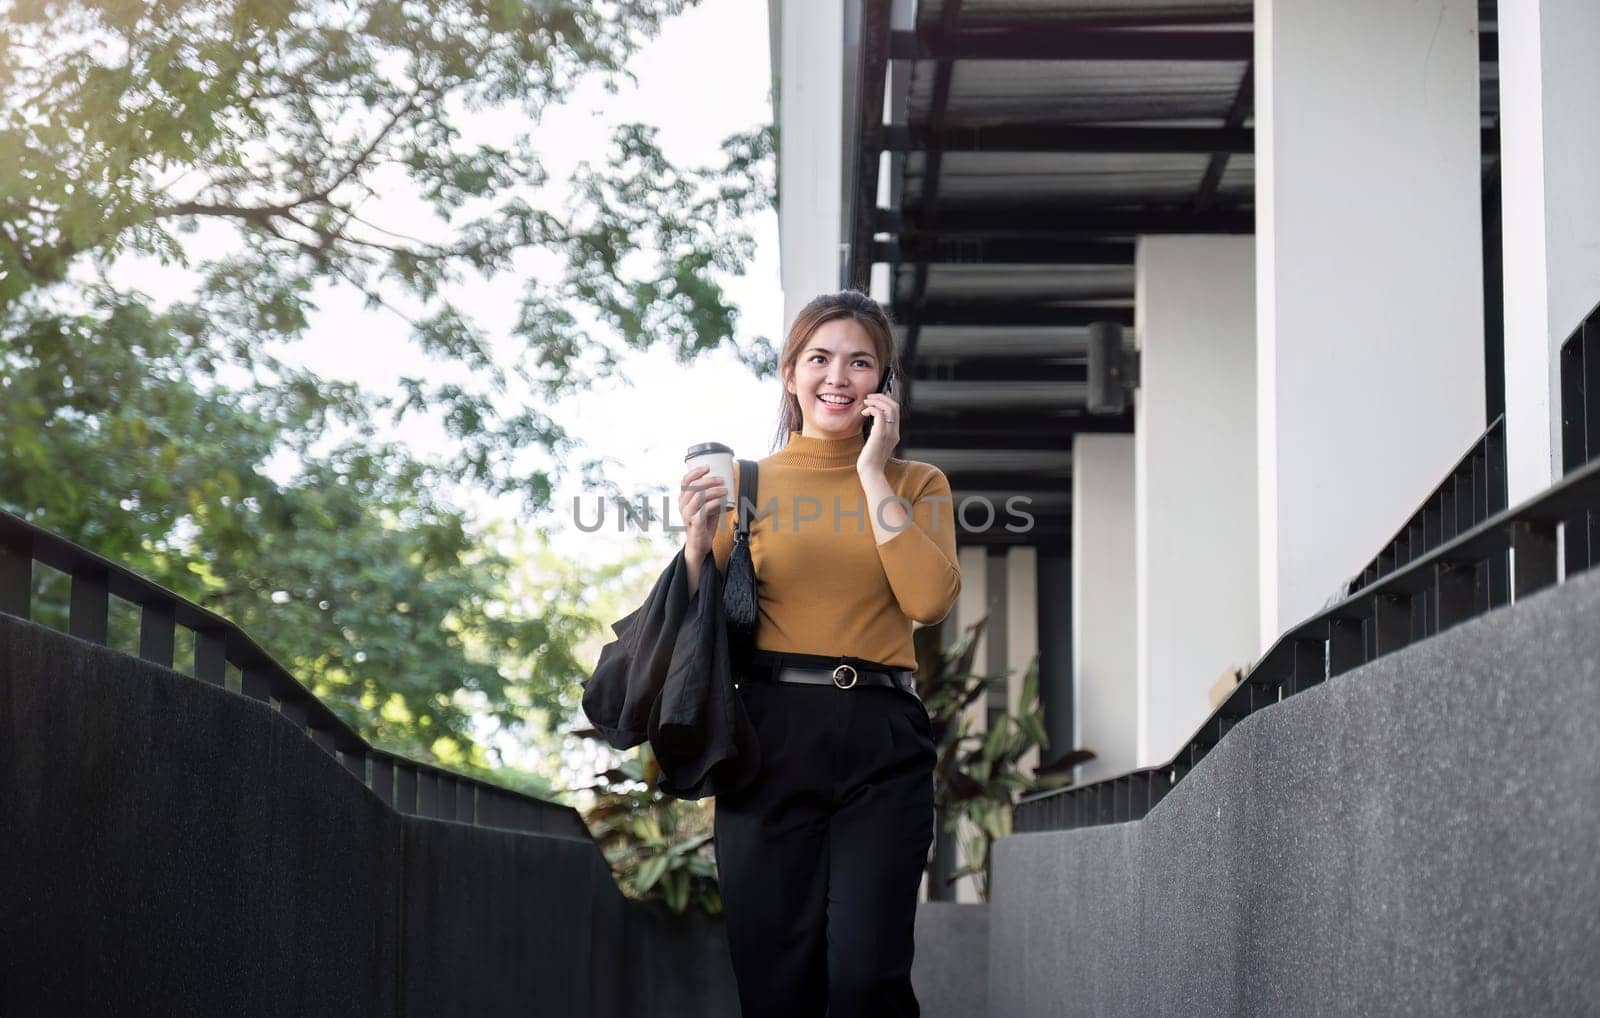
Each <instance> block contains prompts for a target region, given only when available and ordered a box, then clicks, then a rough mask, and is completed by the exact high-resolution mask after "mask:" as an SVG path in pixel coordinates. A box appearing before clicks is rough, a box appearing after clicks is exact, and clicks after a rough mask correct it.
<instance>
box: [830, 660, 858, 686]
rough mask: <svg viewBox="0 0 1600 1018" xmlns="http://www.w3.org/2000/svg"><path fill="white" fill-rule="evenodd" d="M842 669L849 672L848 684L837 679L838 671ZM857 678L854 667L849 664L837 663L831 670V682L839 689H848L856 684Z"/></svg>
mask: <svg viewBox="0 0 1600 1018" xmlns="http://www.w3.org/2000/svg"><path fill="white" fill-rule="evenodd" d="M842 671H847V672H849V673H850V682H849V683H848V684H845V683H841V682H840V681H839V673H840V672H842ZM857 678H859V676H858V675H857V674H856V670H855V668H853V667H851V666H850V665H847V664H841V665H839V666H838V667H836V668H835V669H834V670H833V684H834V685H835V686H838V687H839V688H840V689H849V688H851V687H852V686H854V685H855V684H856V679H857Z"/></svg>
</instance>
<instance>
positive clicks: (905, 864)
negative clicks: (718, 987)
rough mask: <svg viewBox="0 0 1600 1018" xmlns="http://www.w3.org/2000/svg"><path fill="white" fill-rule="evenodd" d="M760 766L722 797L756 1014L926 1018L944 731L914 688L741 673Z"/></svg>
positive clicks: (733, 902) (731, 910)
mask: <svg viewBox="0 0 1600 1018" xmlns="http://www.w3.org/2000/svg"><path fill="white" fill-rule="evenodd" d="M739 693H740V696H741V697H742V698H743V701H744V704H745V707H746V709H747V710H748V711H749V713H750V717H751V720H752V722H753V723H754V725H755V728H756V732H757V734H758V735H759V737H760V742H761V770H760V772H759V773H758V774H757V776H756V777H755V779H754V780H752V781H751V782H750V783H749V784H748V785H746V786H745V787H744V788H742V789H740V790H739V791H738V792H736V793H732V794H725V795H719V796H718V797H717V803H716V856H717V869H718V875H719V880H720V882H721V888H722V901H723V909H724V913H725V915H726V918H727V929H728V945H729V949H730V952H731V954H732V956H733V970H734V975H735V977H736V979H737V981H738V984H739V1001H740V1006H741V1009H742V1011H743V1013H744V1018H822V1016H823V1015H824V1014H826V1015H827V1016H828V1018H866V1016H871V1018H896V1016H903V1018H916V1016H917V1015H918V1014H919V1013H920V1012H919V1008H918V1005H917V998H916V994H915V993H913V992H912V989H911V956H912V951H913V948H914V942H913V941H914V938H913V928H914V921H915V918H916V911H917V888H918V886H919V884H920V882H921V876H922V871H923V866H924V865H925V863H926V862H927V858H928V849H929V847H930V846H931V845H932V842H933V823H934V816H933V764H934V755H935V749H934V743H933V730H932V726H931V724H930V723H929V721H928V715H927V712H926V710H925V709H924V708H923V706H922V704H921V703H920V702H919V701H918V700H917V698H916V697H915V696H913V695H911V694H910V693H906V692H901V691H899V690H895V689H884V688H879V687H862V686H858V687H856V688H853V689H836V688H834V687H832V686H796V685H782V684H777V683H773V682H768V681H763V680H759V679H757V680H751V679H741V680H740V682H739Z"/></svg>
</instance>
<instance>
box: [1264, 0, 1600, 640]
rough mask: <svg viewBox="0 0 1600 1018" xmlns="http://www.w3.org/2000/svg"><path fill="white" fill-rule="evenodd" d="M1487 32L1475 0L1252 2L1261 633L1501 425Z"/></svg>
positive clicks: (1355, 560)
mask: <svg viewBox="0 0 1600 1018" xmlns="http://www.w3.org/2000/svg"><path fill="white" fill-rule="evenodd" d="M1477 23H1478V5H1477V0H1441V2H1438V3H1429V4H1419V3H1395V2H1394V0H1340V2H1338V3H1329V2H1328V0H1256V4H1255V57H1256V62H1255V67H1256V77H1255V82H1256V86H1255V87H1256V103H1255V115H1256V131H1255V135H1256V147H1255V159H1256V162H1255V173H1256V243H1257V247H1256V271H1257V280H1256V299H1257V301H1258V302H1259V303H1258V308H1257V315H1256V317H1257V328H1258V340H1259V354H1258V357H1259V359H1258V362H1257V363H1258V366H1259V376H1258V377H1259V379H1260V384H1259V387H1258V388H1259V394H1260V397H1259V398H1260V403H1259V409H1258V414H1257V422H1258V436H1259V441H1260V452H1259V463H1258V467H1259V470H1260V471H1261V475H1260V497H1261V511H1260V526H1261V602H1262V604H1261V610H1262V621H1261V638H1262V640H1263V641H1271V640H1274V639H1276V638H1277V636H1278V634H1280V633H1281V632H1283V630H1284V629H1285V628H1287V627H1289V626H1292V625H1295V624H1297V623H1299V622H1301V621H1302V620H1304V619H1305V618H1306V617H1307V616H1309V615H1311V614H1312V613H1313V612H1314V611H1315V610H1316V609H1317V608H1319V607H1321V605H1322V604H1323V603H1324V601H1325V600H1326V599H1327V597H1328V596H1329V594H1331V593H1332V592H1333V591H1334V589H1335V588H1336V587H1337V586H1338V584H1339V583H1340V582H1341V581H1342V580H1344V579H1346V578H1348V577H1349V576H1351V575H1352V574H1354V573H1355V572H1357V571H1358V570H1359V569H1360V568H1361V567H1362V566H1363V565H1364V564H1365V563H1366V562H1367V561H1368V560H1369V559H1371V557H1372V556H1373V555H1375V554H1376V553H1377V551H1378V549H1379V548H1380V547H1381V546H1382V545H1383V544H1384V542H1386V541H1387V540H1388V539H1389V538H1390V537H1391V536H1392V534H1393V528H1394V526H1395V522H1396V521H1397V520H1404V519H1407V518H1408V517H1410V515H1411V514H1412V513H1413V512H1414V511H1415V510H1416V509H1417V507H1418V506H1419V505H1421V503H1422V500H1423V499H1424V498H1425V497H1426V496H1427V495H1428V493H1429V492H1431V491H1432V490H1433V488H1434V486H1435V485H1436V484H1438V483H1439V481H1440V480H1441V479H1442V478H1443V477H1444V476H1445V474H1446V473H1447V472H1448V471H1449V469H1450V468H1451V467H1452V466H1453V465H1454V464H1455V463H1456V461H1457V460H1459V459H1460V458H1461V456H1462V454H1464V453H1465V452H1466V450H1467V448H1468V446H1469V445H1470V444H1471V442H1472V441H1473V439H1475V438H1476V437H1477V436H1478V435H1480V434H1481V433H1482V432H1483V429H1484V427H1485V423H1486V422H1485V421H1484V363H1483V350H1484V346H1483V336H1484V329H1483V258H1482V246H1483V245H1482V237H1481V234H1482V218H1483V217H1482V212H1481V196H1480V191H1481V185H1480V181H1479V172H1480V170H1479V167H1480V156H1479V151H1480V149H1481V147H1482V141H1481V134H1480V126H1479V92H1480V88H1479V62H1478V38H1477ZM1575 115H1576V114H1575Z"/></svg>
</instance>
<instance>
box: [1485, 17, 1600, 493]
mask: <svg viewBox="0 0 1600 1018" xmlns="http://www.w3.org/2000/svg"><path fill="white" fill-rule="evenodd" d="M1499 29H1500V68H1499V70H1500V156H1501V158H1500V187H1501V191H1500V193H1501V208H1502V213H1501V219H1502V224H1503V227H1502V228H1503V236H1504V241H1503V242H1504V246H1505V336H1506V341H1505V343H1506V348H1505V369H1506V449H1507V463H1506V466H1507V487H1508V488H1509V490H1510V495H1511V504H1512V505H1515V504H1517V503H1518V502H1520V501H1522V500H1523V499H1526V498H1529V497H1531V496H1533V495H1536V494H1538V493H1539V492H1540V491H1542V490H1544V489H1545V488H1546V487H1548V486H1549V485H1550V483H1551V481H1553V480H1555V479H1556V478H1557V477H1559V476H1560V475H1561V438H1560V427H1561V410H1560V408H1561V398H1560V394H1561V382H1560V374H1561V371H1560V350H1561V344H1562V343H1563V342H1564V341H1565V340H1566V339H1567V337H1568V336H1570V335H1572V332H1573V330H1574V329H1576V328H1577V327H1578V323H1579V322H1581V321H1582V320H1583V318H1584V316H1586V315H1587V314H1588V313H1589V311H1590V310H1591V309H1592V308H1593V307H1594V306H1595V304H1597V303H1600V188H1597V187H1595V167H1596V166H1600V122H1597V119H1596V117H1595V116H1594V111H1595V110H1596V109H1600V62H1597V61H1596V60H1595V59H1594V54H1595V52H1596V51H1597V50H1600V4H1596V3H1594V2H1593V0H1542V2H1539V3H1535V2H1533V0H1520V2H1515V3H1513V2H1510V0H1508V2H1506V3H1502V4H1501V5H1500V21H1499Z"/></svg>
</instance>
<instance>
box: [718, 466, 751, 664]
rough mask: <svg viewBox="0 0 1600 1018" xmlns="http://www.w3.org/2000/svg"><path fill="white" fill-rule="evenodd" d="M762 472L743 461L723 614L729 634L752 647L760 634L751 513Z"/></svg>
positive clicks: (723, 592)
mask: <svg viewBox="0 0 1600 1018" xmlns="http://www.w3.org/2000/svg"><path fill="white" fill-rule="evenodd" d="M759 482H760V471H759V469H758V468H757V467H756V464H755V462H754V461H752V460H740V461H739V500H738V503H737V505H736V507H735V512H736V513H737V515H736V516H735V517H734V519H735V523H734V530H733V551H731V552H730V553H729V554H728V568H727V570H726V572H725V575H724V576H723V581H722V612H723V615H724V616H726V618H727V620H728V635H729V637H731V638H738V641H739V642H740V643H744V644H748V642H749V641H750V640H751V639H752V638H753V637H754V636H755V631H756V567H755V563H754V562H753V561H751V559H750V511H751V510H754V509H755V508H756V506H757V502H756V497H757V496H756V493H757V490H758V489H759V487H760V483H759Z"/></svg>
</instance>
